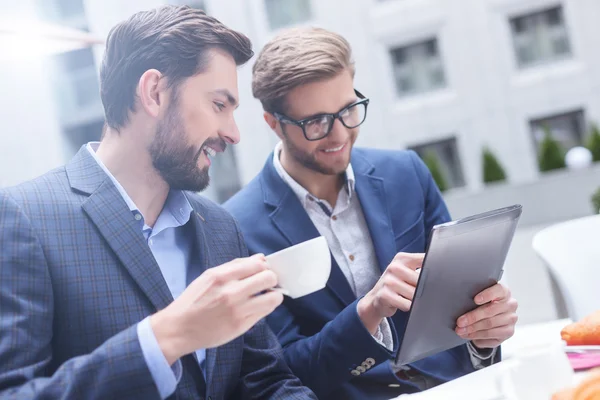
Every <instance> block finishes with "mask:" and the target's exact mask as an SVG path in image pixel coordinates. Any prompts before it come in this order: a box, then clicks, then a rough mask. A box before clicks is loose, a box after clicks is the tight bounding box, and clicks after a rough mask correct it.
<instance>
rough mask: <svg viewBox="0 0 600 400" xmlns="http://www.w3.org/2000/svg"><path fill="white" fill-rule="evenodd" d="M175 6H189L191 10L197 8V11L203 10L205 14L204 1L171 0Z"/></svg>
mask: <svg viewBox="0 0 600 400" xmlns="http://www.w3.org/2000/svg"><path fill="white" fill-rule="evenodd" d="M170 3H171V4H173V5H176V6H184V5H187V6H190V7H192V8H197V9H199V10H203V11H204V12H206V1H205V0H171V2H170Z"/></svg>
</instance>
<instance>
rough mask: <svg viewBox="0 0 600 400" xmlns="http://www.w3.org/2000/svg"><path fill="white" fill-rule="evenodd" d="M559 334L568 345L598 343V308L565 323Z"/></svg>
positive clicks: (599, 316)
mask: <svg viewBox="0 0 600 400" xmlns="http://www.w3.org/2000/svg"><path fill="white" fill-rule="evenodd" d="M560 335H561V337H562V339H563V340H564V341H566V342H567V344H568V345H569V346H586V345H588V346H589V345H600V310H598V311H596V312H594V313H592V314H590V315H588V316H586V317H584V318H582V319H581V320H580V321H577V322H574V323H572V324H569V325H567V326H566V327H565V328H564V329H563V330H562V331H561V332H560Z"/></svg>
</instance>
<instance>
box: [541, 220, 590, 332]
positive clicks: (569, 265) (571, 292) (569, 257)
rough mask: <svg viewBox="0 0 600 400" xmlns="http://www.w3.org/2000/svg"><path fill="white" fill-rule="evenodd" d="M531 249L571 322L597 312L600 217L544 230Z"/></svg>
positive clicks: (570, 222) (564, 223)
mask: <svg viewBox="0 0 600 400" xmlns="http://www.w3.org/2000/svg"><path fill="white" fill-rule="evenodd" d="M532 245H533V249H534V251H535V252H536V253H537V254H538V255H539V256H540V257H541V258H542V260H544V262H545V263H546V264H547V267H548V269H549V272H550V275H551V277H552V278H553V279H554V281H555V283H556V286H557V287H558V290H559V291H560V292H561V295H562V296H563V299H564V302H565V306H566V309H567V313H568V314H569V317H570V318H571V319H572V320H574V321H577V320H579V319H581V318H582V317H584V316H586V315H588V314H590V313H592V312H594V311H597V310H600V215H594V216H590V217H585V218H579V219H574V220H571V221H567V222H563V223H559V224H556V225H553V226H550V227H548V228H545V229H543V230H541V231H540V232H538V233H537V234H536V235H535V236H534V238H533V243H532ZM532 284H535V282H532Z"/></svg>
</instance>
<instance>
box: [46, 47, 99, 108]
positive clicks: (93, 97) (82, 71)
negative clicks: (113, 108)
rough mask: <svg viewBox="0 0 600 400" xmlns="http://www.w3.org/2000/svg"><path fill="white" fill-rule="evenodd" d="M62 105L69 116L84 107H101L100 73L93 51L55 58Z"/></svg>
mask: <svg viewBox="0 0 600 400" xmlns="http://www.w3.org/2000/svg"><path fill="white" fill-rule="evenodd" d="M55 60H56V66H57V68H56V71H57V72H56V73H57V78H58V81H59V82H57V87H56V90H57V92H58V93H59V95H60V99H61V101H60V104H61V107H63V108H64V111H65V112H66V113H67V114H70V113H77V112H79V111H80V110H81V108H82V107H88V106H100V86H99V83H98V72H97V71H96V64H95V61H94V54H93V52H92V50H91V49H89V48H85V49H80V50H74V51H70V52H67V53H63V54H59V55H56V56H55Z"/></svg>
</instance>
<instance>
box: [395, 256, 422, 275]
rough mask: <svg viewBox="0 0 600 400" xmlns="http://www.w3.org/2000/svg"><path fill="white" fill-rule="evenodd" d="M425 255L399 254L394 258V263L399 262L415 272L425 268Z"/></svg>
mask: <svg viewBox="0 0 600 400" xmlns="http://www.w3.org/2000/svg"><path fill="white" fill-rule="evenodd" d="M424 259H425V253H398V254H396V256H395V257H394V261H398V262H400V263H402V264H404V265H406V266H407V267H408V268H410V269H412V270H413V271H414V270H416V269H419V268H421V267H422V266H423V260H424Z"/></svg>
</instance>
